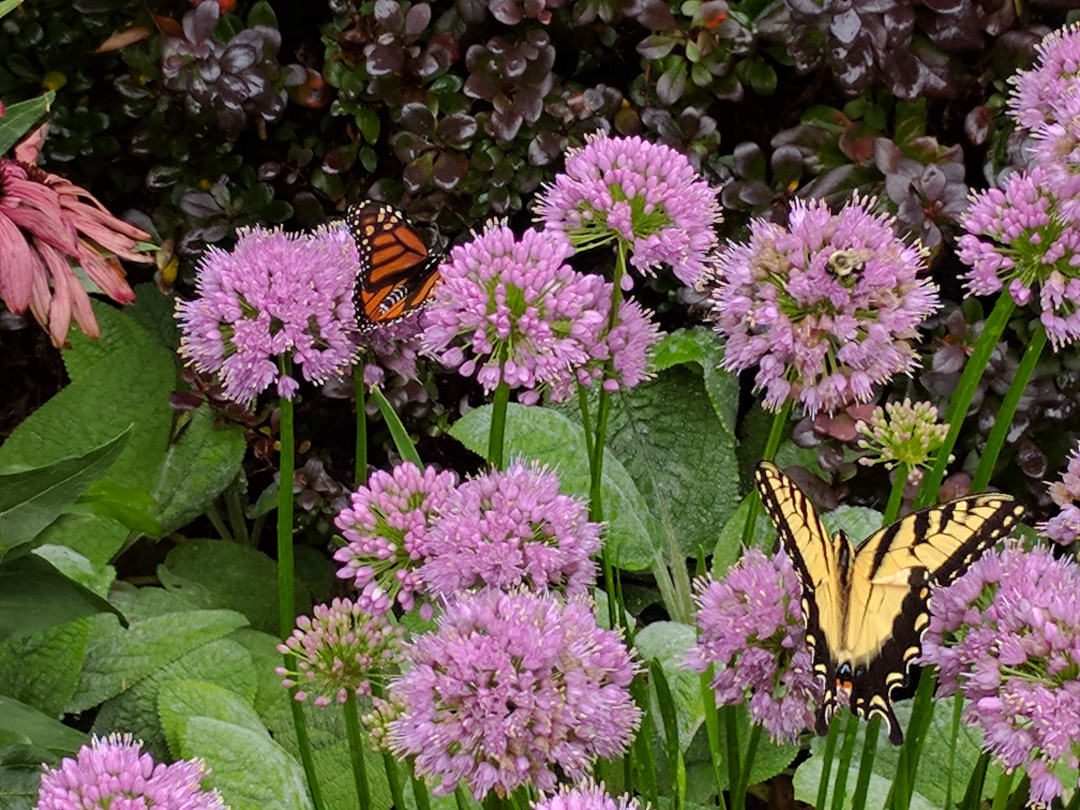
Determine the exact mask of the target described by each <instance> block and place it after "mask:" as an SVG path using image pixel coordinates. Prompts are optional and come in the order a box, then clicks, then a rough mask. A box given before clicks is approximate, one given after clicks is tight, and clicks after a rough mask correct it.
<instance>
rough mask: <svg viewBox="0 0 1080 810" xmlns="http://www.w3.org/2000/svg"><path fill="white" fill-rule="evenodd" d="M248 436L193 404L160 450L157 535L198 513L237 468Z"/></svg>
mask: <svg viewBox="0 0 1080 810" xmlns="http://www.w3.org/2000/svg"><path fill="white" fill-rule="evenodd" d="M246 450H247V442H246V441H245V440H244V429H243V428H242V427H241V426H240V425H235V424H227V425H221V426H215V425H214V414H213V411H211V409H210V408H209V407H206V408H198V409H196V410H195V411H194V412H193V413H192V415H191V421H190V422H189V423H188V424H187V426H186V427H185V428H184V431H183V432H182V433H181V434H180V437H179V440H178V441H176V442H174V443H173V444H170V445H169V450H168V452H167V453H166V454H165V461H164V465H163V467H162V470H161V479H160V480H159V481H158V485H157V487H156V488H155V490H154V493H153V495H154V499H155V500H156V501H157V503H158V504H159V507H160V512H159V513H158V516H157V520H158V523H159V524H160V527H159V529H158V531H159V532H160V533H159V534H158V537H163V536H165V535H167V534H169V533H171V532H174V531H176V530H177V529H179V528H181V527H182V526H185V525H187V524H188V523H190V522H191V521H193V520H194V519H195V518H197V517H198V516H199V515H201V514H202V513H203V511H204V510H205V509H206V507H207V506H208V505H209V504H210V503H211V502H212V501H213V500H214V498H216V497H217V496H218V495H220V494H221V493H222V492H223V491H224V490H225V488H226V487H227V486H228V485H229V484H230V483H231V482H232V481H233V480H234V479H235V478H236V476H237V475H238V474H239V473H240V464H241V462H242V461H243V460H244V452H245V451H246Z"/></svg>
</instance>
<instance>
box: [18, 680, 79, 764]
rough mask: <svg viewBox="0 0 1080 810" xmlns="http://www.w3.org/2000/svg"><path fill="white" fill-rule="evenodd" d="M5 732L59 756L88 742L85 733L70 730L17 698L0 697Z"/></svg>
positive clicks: (69, 752)
mask: <svg viewBox="0 0 1080 810" xmlns="http://www.w3.org/2000/svg"><path fill="white" fill-rule="evenodd" d="M3 733H7V734H13V735H15V737H17V738H19V739H21V740H22V741H24V742H26V743H33V744H34V745H40V746H41V747H42V748H47V749H49V750H50V751H54V752H56V753H58V754H74V753H75V752H76V751H78V750H79V746H80V745H82V744H83V743H84V742H86V735H84V734H83V733H82V732H81V731H76V730H75V729H73V728H68V727H67V726H65V725H64V724H63V723H61V722H59V721H57V720H54V719H53V718H51V717H49V716H48V715H46V714H42V713H41V712H39V711H38V710H37V709H34V708H31V707H30V706H27V705H26V704H25V703H20V702H19V701H17V700H15V699H14V698H9V697H6V696H5V695H0V734H3Z"/></svg>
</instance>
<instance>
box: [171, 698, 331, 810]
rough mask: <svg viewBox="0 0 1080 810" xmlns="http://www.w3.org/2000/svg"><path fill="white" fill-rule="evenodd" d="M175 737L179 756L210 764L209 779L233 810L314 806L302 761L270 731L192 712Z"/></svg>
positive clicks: (307, 808) (305, 809) (289, 809)
mask: <svg viewBox="0 0 1080 810" xmlns="http://www.w3.org/2000/svg"><path fill="white" fill-rule="evenodd" d="M169 736H170V739H172V738H173V734H172V733H171V731H170V735H169ZM175 736H176V739H177V743H178V746H179V755H180V756H182V757H184V758H185V759H191V758H193V757H199V758H200V759H202V760H203V761H204V762H206V764H207V766H208V767H209V769H210V775H209V778H208V779H207V783H208V784H209V785H210V786H211V787H215V788H217V789H218V790H219V791H220V792H221V796H222V798H223V799H224V800H225V803H226V804H227V805H228V806H229V807H230V808H231V810H310V808H311V800H310V799H309V798H308V794H307V788H306V787H305V785H304V772H303V770H302V769H301V768H300V764H299V763H298V762H297V761H296V760H295V759H293V758H292V757H291V756H290V755H289V754H288V753H286V752H285V750H284V749H283V748H282V747H281V746H280V745H278V744H277V743H276V742H274V741H273V740H272V739H270V735H269V734H267V733H266V731H262V732H258V731H254V730H253V729H251V728H248V727H246V726H243V725H237V724H235V723H230V722H227V721H225V720H218V719H214V718H211V717H202V716H188V717H187V718H186V719H185V721H184V723H183V728H182V729H181V730H179V732H178V733H177V734H176V735H175Z"/></svg>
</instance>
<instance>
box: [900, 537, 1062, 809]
mask: <svg viewBox="0 0 1080 810" xmlns="http://www.w3.org/2000/svg"><path fill="white" fill-rule="evenodd" d="M930 616H931V618H930V626H929V628H928V630H927V633H926V636H925V637H924V639H923V651H922V659H921V660H922V663H924V664H933V665H935V666H937V668H938V673H939V675H938V677H939V685H938V694H939V695H951V694H953V693H955V692H957V691H958V690H959V691H960V692H961V693H962V694H963V696H964V698H965V699H966V702H965V708H964V719H965V721H966V722H967V723H968V724H970V725H973V726H974V725H977V726H979V727H980V728H981V730H982V732H983V747H984V748H985V749H986V750H987V751H990V752H991V753H992V754H993V755H994V757H995V759H996V760H997V763H998V764H999V765H1001V766H1002V767H1003V768H1006V769H1008V770H1010V771H1011V770H1019V769H1023V770H1024V771H1025V773H1026V774H1027V776H1028V777H1029V778H1030V780H1031V789H1030V793H1029V802H1030V803H1032V804H1036V805H1039V806H1046V805H1049V803H1050V802H1051V801H1052V800H1053V799H1054V798H1055V797H1058V796H1061V794H1062V792H1063V785H1062V783H1061V780H1060V778H1059V776H1060V770H1058V771H1057V772H1056V771H1055V769H1058V768H1059V766H1064V767H1066V768H1068V769H1069V770H1070V771H1071V772H1072V774H1073V776H1072V777H1071V778H1072V779H1073V780H1075V779H1076V776H1075V774H1076V772H1077V769H1078V768H1080V676H1078V674H1077V673H1080V566H1078V565H1077V564H1076V562H1075V561H1073V560H1059V559H1055V558H1054V555H1053V553H1051V551H1050V550H1048V549H1044V548H1036V549H1034V550H1032V551H1029V552H1025V551H1023V550H1022V549H1021V548H1019V547H1010V548H1005V549H1003V550H1001V551H999V552H996V553H990V554H988V555H986V556H985V557H983V558H982V559H981V560H979V561H978V562H977V563H975V565H973V566H972V567H971V570H970V571H968V573H967V574H965V575H964V576H962V577H961V578H960V579H958V580H957V581H956V582H955V583H953V584H952V585H950V586H948V587H947V588H943V589H941V590H939V591H936V592H935V593H934V595H933V597H932V598H931V600H930ZM1077 787H1078V785H1077V784H1075V783H1074V785H1073V788H1074V790H1075V789H1076V788H1077Z"/></svg>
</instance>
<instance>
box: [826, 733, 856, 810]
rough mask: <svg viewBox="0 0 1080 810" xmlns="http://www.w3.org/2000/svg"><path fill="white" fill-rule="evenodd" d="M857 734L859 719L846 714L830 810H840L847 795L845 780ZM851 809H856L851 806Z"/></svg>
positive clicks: (854, 805) (849, 768) (848, 771)
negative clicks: (842, 742)
mask: <svg viewBox="0 0 1080 810" xmlns="http://www.w3.org/2000/svg"><path fill="white" fill-rule="evenodd" d="M858 733H859V719H858V718H857V717H855V715H853V714H848V716H847V723H846V724H845V725H844V744H843V745H841V746H840V758H839V759H838V760H837V762H836V781H835V782H833V794H832V810H841V808H842V807H843V806H844V794H846V793H847V778H848V774H849V773H851V758H852V756H854V754H855V739H856V736H857V735H858ZM852 807H858V805H857V804H853V805H852Z"/></svg>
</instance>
